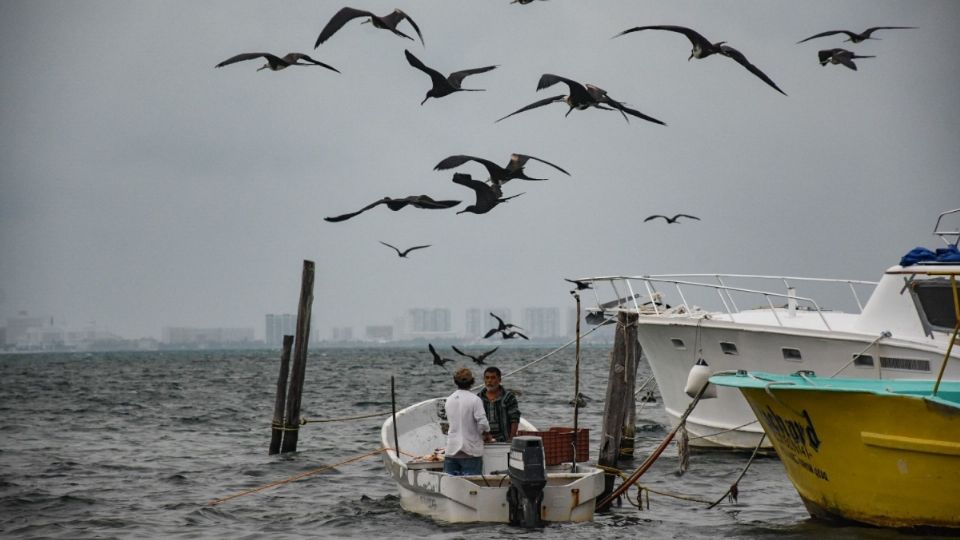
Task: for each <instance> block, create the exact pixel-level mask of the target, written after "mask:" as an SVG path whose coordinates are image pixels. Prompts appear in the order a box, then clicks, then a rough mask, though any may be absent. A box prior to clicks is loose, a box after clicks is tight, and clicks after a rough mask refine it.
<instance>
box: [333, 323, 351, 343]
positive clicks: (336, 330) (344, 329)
mask: <svg viewBox="0 0 960 540" xmlns="http://www.w3.org/2000/svg"><path fill="white" fill-rule="evenodd" d="M330 338H331V340H332V341H353V327H352V326H334V327H333V328H332V329H331V332H330Z"/></svg>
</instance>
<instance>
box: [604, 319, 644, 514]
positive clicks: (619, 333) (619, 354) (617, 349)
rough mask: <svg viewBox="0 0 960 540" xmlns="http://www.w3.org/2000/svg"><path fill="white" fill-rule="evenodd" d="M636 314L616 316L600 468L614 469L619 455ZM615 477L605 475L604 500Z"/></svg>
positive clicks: (631, 375)
mask: <svg viewBox="0 0 960 540" xmlns="http://www.w3.org/2000/svg"><path fill="white" fill-rule="evenodd" d="M637 319H638V315H637V314H636V313H630V312H626V311H621V312H620V313H619V314H618V315H617V330H616V336H615V338H614V341H613V352H612V353H611V355H610V373H609V375H608V379H607V396H606V400H605V401H604V404H603V432H602V434H601V435H600V452H599V457H598V458H597V463H598V464H599V465H601V466H603V467H611V468H617V458H618V457H619V455H620V440H621V435H622V434H623V424H624V420H625V418H626V416H627V405H628V403H629V397H630V394H632V393H633V390H632V389H633V386H634V379H636V370H635V369H634V368H633V365H632V364H633V361H634V360H635V355H634V352H633V349H634V347H635V344H636V343H637ZM614 478H615V477H614V476H612V475H606V478H605V485H604V497H605V496H606V494H609V493H611V492H612V491H613V483H614Z"/></svg>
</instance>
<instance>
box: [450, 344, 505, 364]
mask: <svg viewBox="0 0 960 540" xmlns="http://www.w3.org/2000/svg"><path fill="white" fill-rule="evenodd" d="M450 348H451V349H453V350H454V352H456V353H457V354H459V355H460V356H466V357H467V358H470V359H472V360H473V361H474V362H476V363H477V365H480V366H482V365H484V360H486V359H487V357H488V356H490V355H491V354H493V353H495V352H497V349H499V348H500V347H494V348H492V349H490V350H489V351H487V352H484V353H480V354H479V355H476V356H474V355H472V354H470V353H465V352H463V351H461V350H460V349H458V348H457V346H456V345H451V346H450Z"/></svg>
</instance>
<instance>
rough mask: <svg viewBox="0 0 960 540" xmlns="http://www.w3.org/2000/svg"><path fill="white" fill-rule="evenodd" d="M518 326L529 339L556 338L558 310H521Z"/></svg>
mask: <svg viewBox="0 0 960 540" xmlns="http://www.w3.org/2000/svg"><path fill="white" fill-rule="evenodd" d="M508 322H509V321H508ZM520 326H522V327H523V329H524V330H525V332H524V335H526V336H527V337H529V338H531V339H532V338H541V339H545V338H556V337H558V336H559V335H560V333H559V329H560V308H556V307H527V308H523V311H522V312H521V318H520Z"/></svg>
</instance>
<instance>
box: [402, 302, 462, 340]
mask: <svg viewBox="0 0 960 540" xmlns="http://www.w3.org/2000/svg"><path fill="white" fill-rule="evenodd" d="M451 323H452V321H451V317H450V309H449V308H413V309H409V310H407V316H406V319H405V320H404V325H403V329H404V332H403V335H404V337H406V338H418V337H453V332H451V330H450V327H451Z"/></svg>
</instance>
